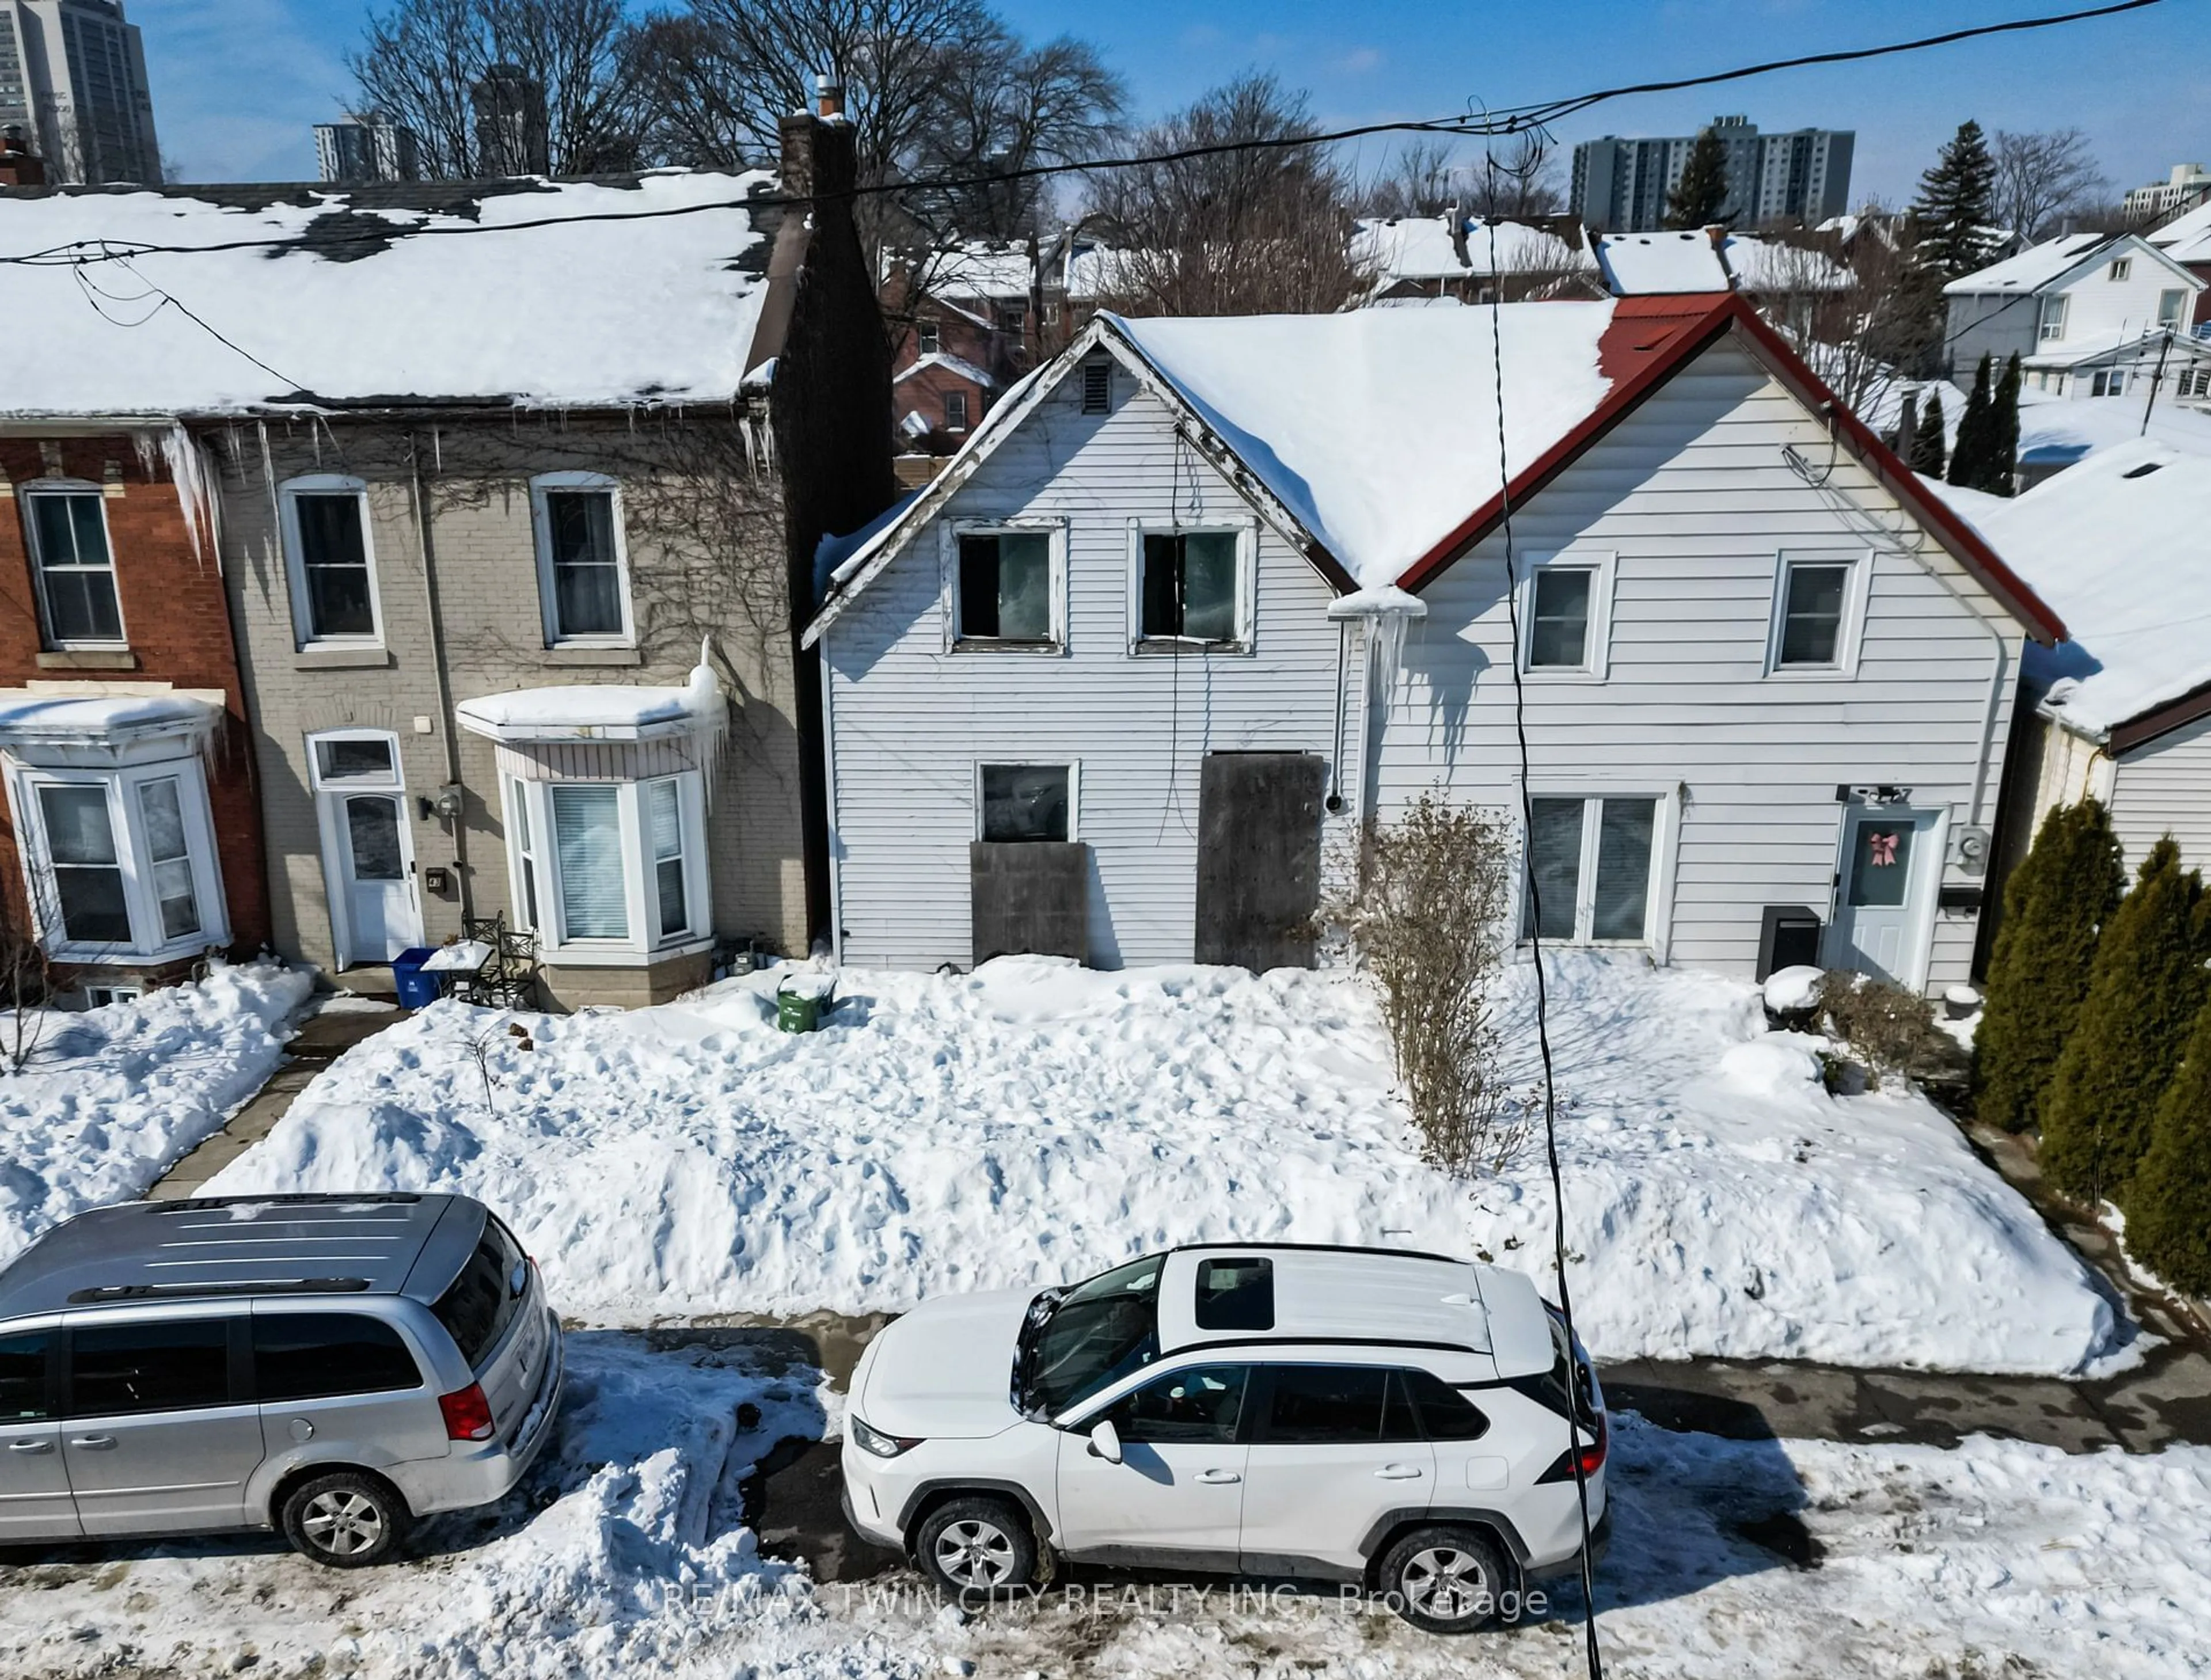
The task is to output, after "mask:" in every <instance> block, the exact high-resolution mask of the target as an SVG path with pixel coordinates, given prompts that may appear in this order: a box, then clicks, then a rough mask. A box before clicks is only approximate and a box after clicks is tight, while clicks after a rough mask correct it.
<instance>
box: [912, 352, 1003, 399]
mask: <svg viewBox="0 0 2211 1680" xmlns="http://www.w3.org/2000/svg"><path fill="white" fill-rule="evenodd" d="M932 367H942V369H943V370H944V371H945V372H946V373H956V374H957V375H959V377H960V378H961V379H965V380H966V381H967V382H968V384H970V385H980V386H982V387H983V389H984V390H985V391H993V390H996V388H997V384H998V381H997V380H996V379H995V378H994V377H993V376H992V375H991V374H990V373H989V372H988V371H987V370H986V369H984V368H981V367H977V366H976V365H975V364H974V363H973V362H972V361H966V360H965V359H964V358H962V357H960V356H956V355H948V354H947V353H946V352H944V351H942V350H931V351H930V353H929V354H928V355H925V356H916V357H915V358H914V360H913V363H912V366H911V367H907V368H906V370H905V371H904V372H903V373H900V374H899V376H898V378H897V379H893V381H892V383H893V385H896V384H900V383H901V382H903V381H905V380H907V379H912V377H913V376H914V375H915V374H917V373H926V372H928V370H929V369H930V368H932Z"/></svg>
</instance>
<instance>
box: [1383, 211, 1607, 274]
mask: <svg viewBox="0 0 2211 1680" xmlns="http://www.w3.org/2000/svg"><path fill="white" fill-rule="evenodd" d="M1493 251H1494V261H1493V260H1492V252H1493ZM1462 253H1463V254H1462ZM1351 260H1352V262H1353V263H1354V264H1356V265H1357V266H1358V267H1360V268H1361V269H1364V270H1369V271H1371V272H1372V274H1373V276H1374V283H1375V285H1376V286H1377V287H1378V288H1380V287H1387V286H1391V285H1395V284H1397V283H1398V282H1404V281H1414V282H1420V281H1426V282H1431V283H1433V282H1436V281H1439V280H1462V279H1466V278H1468V277H1469V276H1476V275H1495V274H1507V275H1512V274H1571V273H1574V272H1576V271H1578V270H1584V269H1587V268H1588V267H1589V266H1590V260H1589V258H1588V257H1587V256H1586V255H1585V254H1584V252H1583V251H1582V249H1581V248H1580V247H1579V246H1576V245H1574V244H1572V243H1571V242H1570V241H1568V240H1562V239H1560V237H1559V236H1558V235H1557V234H1554V233H1552V232H1550V231H1549V230H1548V228H1543V227H1534V226H1531V225H1530V224H1529V223H1527V222H1523V221H1503V220H1500V221H1498V222H1497V223H1496V224H1495V225H1494V227H1492V225H1491V224H1490V223H1488V222H1487V221H1483V220H1482V219H1481V217H1480V216H1478V215H1470V216H1468V217H1467V218H1466V219H1465V227H1464V238H1463V243H1462V242H1460V241H1458V240H1453V239H1452V237H1451V213H1448V212H1447V213H1445V214H1444V215H1423V216H1402V217H1399V216H1390V217H1386V218H1375V217H1366V218H1362V219H1360V221H1356V222H1354V223H1353V224H1352V235H1351Z"/></svg>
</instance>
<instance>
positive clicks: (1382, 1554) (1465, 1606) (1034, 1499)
mask: <svg viewBox="0 0 2211 1680" xmlns="http://www.w3.org/2000/svg"><path fill="white" fill-rule="evenodd" d="M1569 1384H1572V1385H1574V1390H1573V1391H1572V1392H1571V1393H1570V1390H1569ZM1570 1409H1571V1410H1572V1413H1573V1414H1575V1415H1578V1416H1579V1418H1580V1419H1581V1422H1582V1428H1581V1429H1580V1431H1579V1432H1578V1435H1577V1432H1576V1431H1575V1430H1574V1428H1573V1427H1572V1424H1571V1423H1570V1422H1569V1416H1570ZM1605 1442H1606V1430H1605V1423H1604V1409H1603V1399H1602V1396H1601V1395H1600V1394H1599V1392H1598V1391H1597V1386H1596V1375H1595V1373H1594V1372H1593V1371H1592V1370H1591V1369H1590V1364H1589V1361H1588V1358H1587V1356H1585V1355H1584V1354H1583V1352H1582V1350H1581V1349H1579V1348H1578V1347H1577V1346H1572V1345H1570V1343H1569V1338H1568V1337H1567V1336H1566V1330H1565V1327H1564V1325H1563V1324H1562V1323H1561V1322H1560V1319H1559V1316H1558V1314H1557V1313H1556V1312H1555V1311H1554V1309H1552V1308H1550V1307H1548V1306H1547V1305H1546V1304H1545V1303H1544V1301H1543V1300H1542V1296H1540V1295H1537V1294H1536V1286H1535V1285H1534V1283H1531V1282H1530V1280H1529V1279H1528V1278H1527V1277H1524V1276H1523V1275H1521V1274H1520V1273H1518V1272H1513V1271H1503V1270H1500V1269H1499V1268H1496V1267H1493V1266H1482V1265H1472V1264H1470V1263H1469V1262H1465V1261H1460V1260H1452V1259H1448V1258H1443V1257H1441V1256H1438V1255H1430V1254H1414V1253H1408V1252H1401V1251H1396V1250H1384V1249H1366V1248H1320V1247H1299V1246H1288V1245H1282V1244H1269V1243H1260V1244H1251V1245H1243V1246H1235V1247H1225V1246H1224V1247H1202V1248H1177V1249H1173V1250H1171V1251H1169V1252H1166V1253H1164V1254H1154V1255H1150V1256H1147V1257H1146V1258H1143V1259H1141V1260H1133V1261H1131V1262H1130V1263H1129V1264H1128V1265H1124V1266H1118V1267H1116V1268H1115V1269H1114V1270H1112V1271H1109V1272H1106V1273H1105V1274H1103V1275H1102V1276H1100V1277H1093V1278H1092V1279H1090V1280H1089V1281H1088V1282H1087V1283H1079V1284H1076V1285H1075V1286H1073V1287H1072V1288H1068V1289H1045V1290H1044V1291H1042V1292H1041V1293H1033V1292H1031V1291H1028V1290H998V1291H995V1292H992V1293H990V1294H984V1295H948V1296H943V1297H941V1298H939V1299H937V1300H935V1301H925V1302H924V1303H923V1304H922V1305H921V1306H920V1307H917V1308H915V1309H914V1310H913V1311H912V1313H907V1314H906V1316H905V1317H904V1318H902V1319H899V1320H898V1321H897V1322H896V1323H895V1324H893V1325H891V1326H890V1327H889V1328H888V1329H887V1330H886V1331H883V1333H882V1334H881V1336H879V1337H876V1338H875V1342H874V1343H872V1344H871V1345H870V1346H869V1349H868V1350H867V1353H866V1355H865V1356H863V1358H862V1359H861V1361H860V1363H859V1368H858V1369H857V1371H856V1372H855V1373H854V1374H853V1378H852V1392H851V1408H850V1410H849V1412H848V1414H847V1417H846V1426H845V1448H844V1471H845V1515H846V1517H847V1519H849V1520H850V1521H851V1524H852V1526H853V1527H854V1529H855V1530H856V1531H857V1532H858V1533H859V1534H860V1535H861V1536H862V1537H863V1538H866V1539H868V1540H870V1541H873V1542H875V1544H880V1545H886V1546H892V1547H897V1548H900V1549H902V1550H905V1551H906V1552H907V1553H908V1554H909V1555H910V1556H912V1558H913V1559H914V1561H915V1562H917V1563H918V1565H919V1566H920V1567H921V1568H922V1569H923V1570H924V1571H925V1572H926V1573H927V1574H930V1576H931V1577H932V1578H934V1579H935V1580H936V1582H937V1583H938V1584H939V1585H940V1586H943V1587H945V1588H948V1589H949V1590H951V1591H953V1592H958V1593H961V1594H963V1595H979V1594H987V1593H990V1592H1001V1591H1005V1590H1009V1589H1015V1588H1020V1587H1023V1586H1031V1585H1033V1584H1035V1583H1036V1582H1038V1581H1039V1580H1043V1579H1045V1578H1046V1577H1048V1575H1049V1574H1050V1572H1051V1565H1050V1558H1051V1556H1058V1557H1064V1558H1069V1559H1073V1560H1076V1561H1080V1562H1098V1563H1114V1564H1136V1565H1146V1566H1153V1567H1160V1566H1165V1567H1168V1568H1186V1569H1198V1570H1219V1571H1224V1572H1229V1573H1238V1574H1263V1575H1275V1576H1289V1577H1293V1578H1299V1577H1302V1578H1309V1579H1318V1580H1336V1581H1342V1582H1354V1583H1358V1584H1360V1585H1361V1586H1365V1587H1366V1588H1368V1589H1371V1590H1373V1591H1378V1592H1382V1593H1384V1594H1386V1595H1387V1597H1388V1599H1389V1602H1390V1604H1392V1605H1393V1606H1394V1607H1396V1609H1398V1610H1401V1611H1402V1613H1403V1614H1404V1616H1406V1618H1407V1619H1408V1621H1410V1622H1413V1623H1414V1624H1415V1625H1416V1626H1419V1627H1421V1628H1428V1629H1430V1630H1432V1631H1434V1632H1439V1633H1463V1632H1470V1631H1472V1630H1473V1629H1475V1628H1480V1627H1482V1626H1485V1625H1487V1623H1489V1622H1491V1621H1493V1620H1494V1619H1495V1618H1496V1617H1497V1616H1499V1614H1500V1613H1503V1614H1508V1615H1509V1614H1511V1613H1512V1612H1513V1610H1514V1609H1515V1605H1516V1601H1515V1598H1514V1596H1513V1595H1515V1594H1516V1593H1524V1592H1525V1590H1526V1586H1527V1583H1528V1582H1530V1580H1535V1579H1536V1578H1538V1577H1541V1576H1544V1575H1548V1574H1558V1573H1563V1572H1565V1571H1566V1570H1568V1569H1572V1568H1576V1567H1577V1566H1578V1562H1579V1560H1580V1556H1581V1543H1582V1515H1581V1511H1580V1508H1579V1505H1578V1499H1577V1494H1576V1488H1575V1471H1576V1469H1577V1459H1578V1461H1579V1462H1578V1468H1579V1469H1580V1471H1582V1474H1583V1478H1584V1481H1585V1483H1586V1484H1587V1488H1588V1494H1589V1514H1590V1523H1591V1524H1592V1525H1596V1526H1595V1532H1596V1537H1597V1538H1598V1539H1599V1540H1600V1541H1601V1540H1602V1537H1603V1534H1604V1532H1605V1529H1606V1527H1607V1526H1608V1525H1605V1524H1604V1523H1603V1517H1604V1509H1605V1504H1604V1454H1605Z"/></svg>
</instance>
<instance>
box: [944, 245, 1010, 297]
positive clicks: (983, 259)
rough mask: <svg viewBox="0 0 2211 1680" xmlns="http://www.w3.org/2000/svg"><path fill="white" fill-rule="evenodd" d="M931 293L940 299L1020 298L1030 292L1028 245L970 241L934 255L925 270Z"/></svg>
mask: <svg viewBox="0 0 2211 1680" xmlns="http://www.w3.org/2000/svg"><path fill="white" fill-rule="evenodd" d="M923 271H924V275H925V276H926V277H927V282H928V287H929V290H930V294H931V295H933V296H936V297H940V298H949V297H968V298H1020V299H1024V300H1026V299H1027V296H1028V294H1029V284H1030V279H1031V276H1030V270H1029V251H1028V246H1027V244H1021V245H1009V244H1007V243H1004V242H1003V241H1000V240H968V241H967V242H966V243H965V244H963V245H959V246H954V247H953V248H952V249H951V250H949V251H941V252H936V253H934V254H933V255H931V256H930V258H929V260H928V262H927V263H926V264H924V270H923Z"/></svg>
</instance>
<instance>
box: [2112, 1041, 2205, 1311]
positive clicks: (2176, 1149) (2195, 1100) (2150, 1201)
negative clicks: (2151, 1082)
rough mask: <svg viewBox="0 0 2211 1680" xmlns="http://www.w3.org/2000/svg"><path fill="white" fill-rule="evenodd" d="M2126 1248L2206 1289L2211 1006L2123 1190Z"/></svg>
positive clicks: (2175, 1282) (2191, 1288) (2181, 1284)
mask: <svg viewBox="0 0 2211 1680" xmlns="http://www.w3.org/2000/svg"><path fill="white" fill-rule="evenodd" d="M2126 1211H2127V1247H2128V1249H2129V1251H2130V1252H2132V1253H2133V1255H2134V1256H2135V1258H2136V1259H2138V1260H2140V1261H2141V1263H2142V1264H2143V1265H2146V1266H2147V1267H2148V1268H2149V1269H2150V1270H2151V1271H2154V1272H2155V1273H2156V1274H2157V1275H2158V1276H2159V1277H2161V1278H2163V1279H2164V1280H2165V1281H2166V1283H2170V1284H2172V1286H2173V1288H2175V1289H2182V1290H2185V1291H2186V1292H2187V1293H2188V1294H2190V1295H2211V1005H2207V1006H2206V1007H2205V1008H2204V1009H2202V1010H2199V1011H2198V1012H2197V1014H2196V1025H2195V1028H2194V1029H2193V1030H2192V1031H2191V1032H2190V1034H2189V1036H2188V1051H2187V1054H2186V1055H2185V1057H2184V1058H2183V1059H2182V1061H2181V1064H2180V1071H2179V1072H2178V1074H2176V1075H2175V1076H2174V1077H2173V1081H2172V1084H2170V1085H2169V1086H2167V1087H2166V1092H2165V1096H2164V1098H2163V1099H2162V1101H2160V1102H2159V1104H2158V1107H2157V1119H2156V1124H2155V1125H2154V1126H2153V1129H2152V1131H2151V1133H2150V1144H2149V1153H2148V1154H2147V1155H2144V1156H2143V1157H2142V1163H2141V1168H2139V1170H2137V1171H2136V1172H2135V1178H2134V1183H2133V1184H2132V1186H2129V1189H2128V1192H2127V1199H2126Z"/></svg>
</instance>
